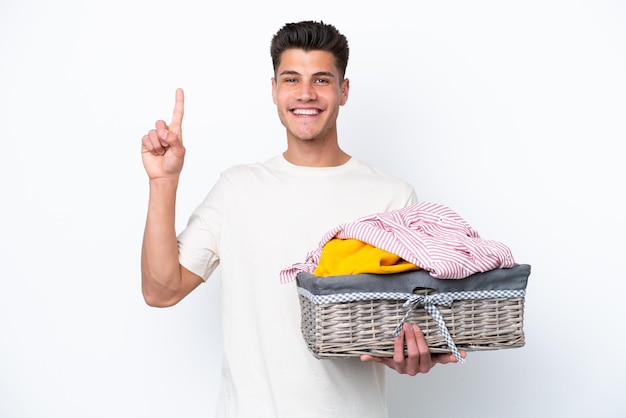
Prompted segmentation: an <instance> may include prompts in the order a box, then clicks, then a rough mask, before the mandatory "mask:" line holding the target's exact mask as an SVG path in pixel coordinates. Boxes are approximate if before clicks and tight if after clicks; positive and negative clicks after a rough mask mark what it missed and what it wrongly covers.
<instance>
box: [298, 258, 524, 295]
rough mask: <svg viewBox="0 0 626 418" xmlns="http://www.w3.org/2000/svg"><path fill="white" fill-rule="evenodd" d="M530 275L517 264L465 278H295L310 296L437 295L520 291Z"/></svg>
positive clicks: (420, 274) (422, 274)
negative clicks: (424, 291)
mask: <svg viewBox="0 0 626 418" xmlns="http://www.w3.org/2000/svg"><path fill="white" fill-rule="evenodd" d="M528 276H530V265H529V264H516V265H514V266H513V267H511V268H498V269H494V270H490V271H486V272H484V273H476V274H473V275H471V276H469V277H467V278H465V279H437V278H434V277H432V276H431V275H430V274H429V273H428V271H426V270H416V271H408V272H402V273H392V274H349V275H342V276H329V277H318V276H314V275H312V274H311V273H307V272H300V273H298V275H297V276H296V283H297V285H298V287H301V288H303V289H306V290H308V291H309V292H311V293H312V294H313V295H320V296H321V295H334V294H339V293H360V292H398V293H412V292H413V290H414V289H416V288H426V289H433V290H434V291H435V292H437V293H443V292H461V291H480V290H523V289H526V284H527V282H528Z"/></svg>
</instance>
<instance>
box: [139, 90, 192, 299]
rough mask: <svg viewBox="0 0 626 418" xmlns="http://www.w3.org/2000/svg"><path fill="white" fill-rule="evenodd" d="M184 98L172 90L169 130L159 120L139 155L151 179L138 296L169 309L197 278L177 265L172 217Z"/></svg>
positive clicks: (179, 168) (181, 149)
mask: <svg viewBox="0 0 626 418" xmlns="http://www.w3.org/2000/svg"><path fill="white" fill-rule="evenodd" d="M184 100H185V99H184V94H183V91H182V90H181V89H177V90H176V104H175V106H174V113H173V115H172V121H171V123H170V125H169V126H167V124H166V123H165V122H164V121H162V120H159V121H157V122H156V124H155V129H152V130H150V131H149V132H148V133H147V134H146V135H144V137H143V138H142V141H141V156H142V161H143V165H144V168H145V169H146V173H147V174H148V177H149V179H150V197H149V201H148V214H147V217H146V225H145V230H144V236H143V245H142V249H141V284H142V286H141V287H142V292H143V297H144V299H145V301H146V303H147V304H148V305H151V306H160V307H164V306H171V305H174V304H176V303H178V302H179V301H180V300H181V299H182V298H184V297H185V296H186V295H187V294H189V293H190V292H191V291H192V290H193V289H195V288H196V287H197V286H198V285H200V283H202V279H201V278H200V277H199V276H197V275H195V274H193V273H191V272H190V271H189V270H187V269H185V268H184V267H182V266H181V265H180V263H179V261H178V242H177V239H176V229H175V214H176V191H177V189H178V180H179V177H180V172H181V171H182V168H183V163H184V158H185V147H184V146H183V141H182V121H183V113H184Z"/></svg>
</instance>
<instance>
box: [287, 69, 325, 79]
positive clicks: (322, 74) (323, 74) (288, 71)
mask: <svg viewBox="0 0 626 418" xmlns="http://www.w3.org/2000/svg"><path fill="white" fill-rule="evenodd" d="M279 75H281V76H282V75H300V73H299V72H297V71H294V70H285V71H283V72H281V73H280V74H279ZM313 76H314V77H319V76H326V77H332V78H335V74H333V73H331V72H330V71H318V72H316V73H313Z"/></svg>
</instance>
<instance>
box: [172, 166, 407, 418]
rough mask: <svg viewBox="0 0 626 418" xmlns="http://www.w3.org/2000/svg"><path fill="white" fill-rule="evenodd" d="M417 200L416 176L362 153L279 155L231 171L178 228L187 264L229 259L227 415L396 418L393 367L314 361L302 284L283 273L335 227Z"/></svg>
mask: <svg viewBox="0 0 626 418" xmlns="http://www.w3.org/2000/svg"><path fill="white" fill-rule="evenodd" d="M416 201H417V198H416V196H415V193H414V191H413V188H412V187H411V186H410V185H409V184H407V183H406V182H403V181H401V180H398V179H394V178H392V177H389V176H387V175H385V174H383V173H381V172H380V171H378V170H376V169H374V168H372V167H370V166H368V165H366V164H364V163H362V162H360V161H358V160H356V159H354V158H353V159H351V160H350V161H348V162H347V163H346V164H344V165H342V166H339V167H324V168H312V167H301V166H295V165H293V164H290V163H289V162H287V161H286V160H285V159H284V158H283V157H282V156H277V157H274V158H272V159H270V160H269V161H267V162H266V163H264V164H250V165H241V166H235V167H232V168H230V169H228V170H226V171H225V172H224V173H222V175H221V177H220V179H219V180H218V182H217V183H216V184H215V186H214V187H213V189H212V190H211V192H210V193H209V194H208V196H207V197H206V199H205V200H204V202H203V203H202V204H201V205H200V206H199V207H198V208H197V209H196V210H195V211H194V213H193V214H192V216H191V217H190V219H189V223H188V226H187V228H186V229H185V230H184V231H182V232H181V233H180V235H179V251H180V262H181V264H182V265H183V266H185V267H186V268H187V269H189V270H191V271H193V272H194V273H196V274H198V275H199V276H201V277H202V278H204V279H205V280H206V279H207V278H208V277H209V276H210V275H211V273H212V272H213V271H214V270H215V268H216V267H217V265H218V264H219V265H220V273H221V279H222V282H221V288H222V321H223V327H222V328H223V341H224V358H223V368H222V370H223V373H222V391H221V395H220V398H219V405H218V412H217V416H218V417H237V418H246V417H254V418H264V417H267V418H282V417H285V418H300V417H303V418H304V417H315V418H328V417H360V418H367V417H372V418H381V417H386V416H387V408H386V399H385V370H384V366H382V365H380V364H376V363H370V362H361V361H360V360H358V359H342V360H318V359H315V358H314V357H313V355H312V354H311V353H310V352H309V351H308V349H307V347H306V345H305V343H304V341H303V337H302V334H301V331H300V306H299V301H298V294H297V290H296V287H295V282H292V283H287V284H281V283H280V281H279V278H278V275H279V272H280V270H281V269H282V268H284V267H285V266H286V265H289V264H291V263H295V262H298V261H299V260H301V259H302V258H303V257H304V255H306V253H307V252H308V251H309V250H310V249H311V248H313V247H315V246H316V245H317V243H318V242H319V240H320V238H321V237H322V235H323V234H324V233H326V231H328V230H329V229H331V228H333V227H335V226H336V225H338V224H340V223H344V222H349V221H352V220H354V219H357V218H359V217H362V216H365V215H368V214H370V213H373V212H384V211H389V210H393V209H397V208H400V207H405V206H407V205H410V204H413V203H416Z"/></svg>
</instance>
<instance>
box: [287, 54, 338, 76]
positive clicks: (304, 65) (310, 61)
mask: <svg viewBox="0 0 626 418" xmlns="http://www.w3.org/2000/svg"><path fill="white" fill-rule="evenodd" d="M284 72H296V73H299V74H315V73H319V72H328V73H332V74H334V75H335V76H338V75H339V70H338V69H337V66H336V65H335V57H334V55H333V54H332V53H331V52H328V51H321V50H313V51H305V50H304V49H287V50H285V51H283V53H282V55H281V57H280V64H279V65H278V68H277V69H276V74H277V75H280V74H281V73H284Z"/></svg>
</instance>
